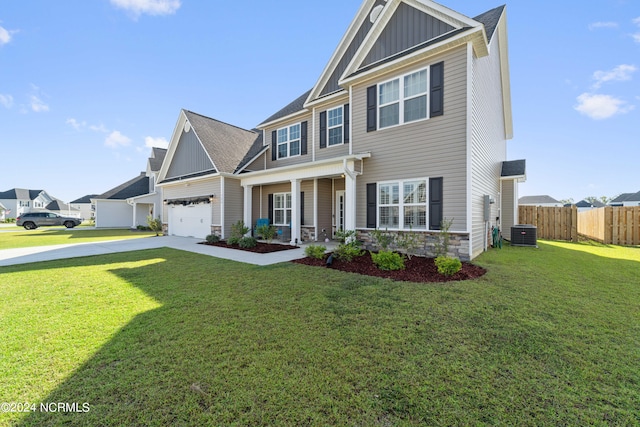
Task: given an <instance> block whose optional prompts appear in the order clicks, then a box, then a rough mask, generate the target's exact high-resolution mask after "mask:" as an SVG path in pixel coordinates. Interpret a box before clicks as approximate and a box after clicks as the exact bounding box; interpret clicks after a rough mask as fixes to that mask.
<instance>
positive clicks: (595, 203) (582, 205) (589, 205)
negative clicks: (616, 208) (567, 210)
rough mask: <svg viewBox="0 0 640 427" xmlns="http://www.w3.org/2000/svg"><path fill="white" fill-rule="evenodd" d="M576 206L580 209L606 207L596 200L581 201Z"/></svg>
mask: <svg viewBox="0 0 640 427" xmlns="http://www.w3.org/2000/svg"><path fill="white" fill-rule="evenodd" d="M576 206H577V207H579V208H602V207H604V203H602V202H600V201H598V200H594V201H593V202H587V201H586V200H580V201H579V202H578V203H576Z"/></svg>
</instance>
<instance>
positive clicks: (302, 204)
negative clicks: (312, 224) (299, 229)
mask: <svg viewBox="0 0 640 427" xmlns="http://www.w3.org/2000/svg"><path fill="white" fill-rule="evenodd" d="M300 225H304V191H301V192H300Z"/></svg>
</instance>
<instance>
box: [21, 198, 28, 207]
mask: <svg viewBox="0 0 640 427" xmlns="http://www.w3.org/2000/svg"><path fill="white" fill-rule="evenodd" d="M20 207H21V208H28V207H29V201H28V200H27V201H24V200H20Z"/></svg>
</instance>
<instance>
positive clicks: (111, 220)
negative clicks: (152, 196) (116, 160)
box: [91, 172, 149, 228]
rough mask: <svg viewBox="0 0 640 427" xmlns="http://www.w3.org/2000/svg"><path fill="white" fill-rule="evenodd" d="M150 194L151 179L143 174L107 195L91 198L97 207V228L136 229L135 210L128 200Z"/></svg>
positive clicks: (108, 192)
mask: <svg viewBox="0 0 640 427" xmlns="http://www.w3.org/2000/svg"><path fill="white" fill-rule="evenodd" d="M148 192H149V177H147V175H146V173H145V172H141V173H140V175H138V176H137V177H135V178H133V179H131V180H129V181H127V182H125V183H124V184H121V185H119V186H117V187H115V188H112V189H111V190H109V191H107V192H106V193H103V194H100V195H98V196H96V197H93V198H91V203H92V204H93V205H94V206H95V220H96V228H125V227H127V228H134V227H135V226H136V225H137V224H135V223H134V222H133V216H134V209H133V206H132V205H131V204H129V203H128V202H127V199H130V198H132V197H136V196H141V195H143V194H147V193H148Z"/></svg>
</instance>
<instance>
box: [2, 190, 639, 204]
mask: <svg viewBox="0 0 640 427" xmlns="http://www.w3.org/2000/svg"><path fill="white" fill-rule="evenodd" d="M0 198H1V197H0ZM622 202H640V191H638V192H637V193H622V194H621V195H619V196H618V197H616V198H615V199H613V200H612V201H610V202H609V203H622Z"/></svg>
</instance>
